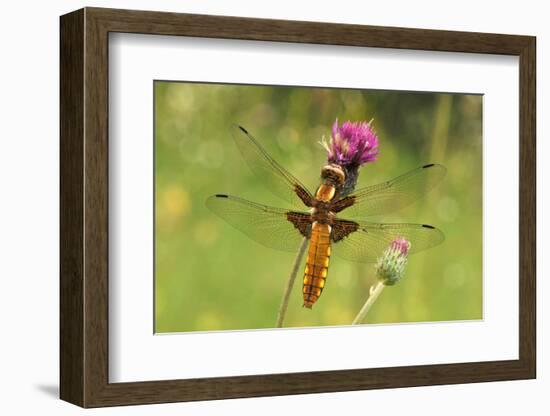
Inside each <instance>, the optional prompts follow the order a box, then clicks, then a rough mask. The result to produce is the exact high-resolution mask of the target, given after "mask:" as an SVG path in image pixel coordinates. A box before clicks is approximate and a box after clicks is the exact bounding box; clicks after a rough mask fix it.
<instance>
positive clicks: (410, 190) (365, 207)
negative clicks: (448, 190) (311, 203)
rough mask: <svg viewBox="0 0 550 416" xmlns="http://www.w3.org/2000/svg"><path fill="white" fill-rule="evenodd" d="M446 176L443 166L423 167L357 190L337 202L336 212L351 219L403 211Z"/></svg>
mask: <svg viewBox="0 0 550 416" xmlns="http://www.w3.org/2000/svg"><path fill="white" fill-rule="evenodd" d="M446 172H447V169H446V168H445V166H443V165H438V164H434V163H431V164H429V165H424V166H421V167H419V168H417V169H414V170H412V171H410V172H407V173H405V174H403V175H401V176H398V177H397V178H395V179H392V180H390V181H387V182H383V183H380V184H377V185H372V186H368V187H366V188H362V189H359V190H357V191H356V192H355V193H354V194H353V195H350V196H348V197H345V198H342V199H341V200H339V201H337V202H335V204H334V205H335V208H334V211H335V212H339V211H340V210H342V211H343V212H345V215H346V217H349V218H361V217H368V216H373V215H380V214H388V213H391V212H394V211H397V210H400V209H401V208H404V207H406V206H408V205H411V204H412V203H414V202H415V201H417V200H418V199H420V198H421V197H422V196H424V194H425V193H426V192H428V191H429V190H430V189H432V188H433V187H435V186H436V185H437V184H438V183H440V182H441V180H442V179H443V178H444V177H445V174H446Z"/></svg>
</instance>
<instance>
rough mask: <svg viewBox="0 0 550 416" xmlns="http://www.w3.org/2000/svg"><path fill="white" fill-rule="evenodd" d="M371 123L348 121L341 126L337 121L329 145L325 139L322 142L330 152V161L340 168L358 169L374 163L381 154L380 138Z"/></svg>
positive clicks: (333, 126)
mask: <svg viewBox="0 0 550 416" xmlns="http://www.w3.org/2000/svg"><path fill="white" fill-rule="evenodd" d="M371 122H372V120H371V121H370V122H368V123H367V122H365V121H359V122H352V121H346V122H344V123H343V124H342V125H341V126H339V125H338V119H336V121H335V122H334V124H333V125H332V135H331V137H330V140H329V141H328V143H327V142H326V141H325V140H324V138H323V141H322V142H321V144H322V146H323V147H324V148H325V149H326V150H327V152H328V161H329V162H330V163H336V164H337V165H340V166H356V167H359V166H361V165H364V164H365V163H369V162H374V161H375V160H376V156H377V155H378V152H379V151H378V137H377V136H376V134H375V132H374V130H373V128H372V126H371Z"/></svg>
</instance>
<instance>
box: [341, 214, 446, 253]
mask: <svg viewBox="0 0 550 416" xmlns="http://www.w3.org/2000/svg"><path fill="white" fill-rule="evenodd" d="M398 237H402V238H405V239H407V240H408V241H409V242H410V243H411V248H410V250H409V254H414V253H418V252H419V251H423V250H427V249H429V248H432V247H435V246H437V245H438V244H441V243H442V242H443V241H444V240H445V236H444V234H443V232H441V230H439V229H437V228H435V227H433V226H431V225H426V224H381V223H375V222H366V221H350V220H336V221H335V223H334V225H333V231H332V238H333V241H334V242H335V245H334V254H336V255H337V256H339V257H341V258H343V259H346V260H350V261H355V262H360V263H374V262H376V260H377V259H378V258H379V257H380V256H381V255H382V254H383V253H384V251H385V250H386V249H387V248H388V246H389V245H390V243H391V242H392V241H393V240H394V239H396V238H398Z"/></svg>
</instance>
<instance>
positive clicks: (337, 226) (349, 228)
mask: <svg viewBox="0 0 550 416" xmlns="http://www.w3.org/2000/svg"><path fill="white" fill-rule="evenodd" d="M358 229H359V224H357V223H356V222H354V221H347V220H335V221H334V223H333V225H332V241H334V242H335V243H337V242H338V241H340V240H342V239H344V238H346V237H347V236H348V235H350V234H351V233H353V232H355V231H357V230H358Z"/></svg>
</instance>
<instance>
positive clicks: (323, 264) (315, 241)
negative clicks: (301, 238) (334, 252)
mask: <svg viewBox="0 0 550 416" xmlns="http://www.w3.org/2000/svg"><path fill="white" fill-rule="evenodd" d="M330 232H331V227H330V225H328V224H319V223H318V222H314V223H313V224H312V227H311V241H310V243H309V251H308V254H307V260H306V269H305V271H304V285H303V288H302V292H303V295H304V306H305V307H306V308H310V309H311V306H312V305H313V304H314V303H315V302H317V299H319V297H320V296H321V292H323V288H324V287H325V281H326V279H327V273H328V265H329V261H330Z"/></svg>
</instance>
